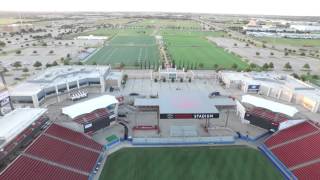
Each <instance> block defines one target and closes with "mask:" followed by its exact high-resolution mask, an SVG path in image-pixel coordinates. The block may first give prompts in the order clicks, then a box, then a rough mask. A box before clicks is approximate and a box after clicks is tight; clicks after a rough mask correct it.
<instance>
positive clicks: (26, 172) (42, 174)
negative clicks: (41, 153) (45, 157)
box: [0, 156, 88, 180]
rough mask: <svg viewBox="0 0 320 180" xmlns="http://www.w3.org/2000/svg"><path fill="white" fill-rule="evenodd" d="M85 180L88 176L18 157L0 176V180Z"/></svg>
mask: <svg viewBox="0 0 320 180" xmlns="http://www.w3.org/2000/svg"><path fill="white" fill-rule="evenodd" d="M22 179H23V180H57V179H60V180H61V179H67V180H87V179H88V176H86V175H83V174H80V173H76V172H73V171H69V170H66V169H64V168H61V167H58V166H54V165H50V164H48V163H45V162H42V161H38V160H35V159H32V158H29V157H26V156H20V157H18V159H17V160H16V161H15V162H14V164H13V165H12V166H10V167H9V168H7V169H6V170H5V171H4V172H3V174H1V175H0V180H22Z"/></svg>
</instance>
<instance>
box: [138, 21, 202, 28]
mask: <svg viewBox="0 0 320 180" xmlns="http://www.w3.org/2000/svg"><path fill="white" fill-rule="evenodd" d="M132 25H133V26H143V27H150V26H152V27H153V26H158V27H162V28H182V29H184V28H188V29H189V28H190V29H200V28H201V26H200V23H199V22H196V21H193V20H180V19H144V20H142V21H140V22H138V23H135V24H132Z"/></svg>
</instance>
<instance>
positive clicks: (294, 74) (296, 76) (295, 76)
mask: <svg viewBox="0 0 320 180" xmlns="http://www.w3.org/2000/svg"><path fill="white" fill-rule="evenodd" d="M291 76H292V77H294V78H296V79H300V78H299V75H298V74H296V73H292V74H291Z"/></svg>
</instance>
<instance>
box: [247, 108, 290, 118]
mask: <svg viewBox="0 0 320 180" xmlns="http://www.w3.org/2000/svg"><path fill="white" fill-rule="evenodd" d="M248 113H249V114H252V115H256V116H259V117H261V118H263V119H266V120H269V121H272V122H283V121H287V120H288V118H287V117H286V116H285V115H282V114H277V113H274V112H272V111H269V110H266V109H263V108H258V107H255V108H252V109H251V110H249V111H248Z"/></svg>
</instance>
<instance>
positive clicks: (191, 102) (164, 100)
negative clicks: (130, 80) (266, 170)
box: [134, 91, 236, 127]
mask: <svg viewBox="0 0 320 180" xmlns="http://www.w3.org/2000/svg"><path fill="white" fill-rule="evenodd" d="M134 106H135V107H137V108H138V110H139V111H156V112H157V114H158V117H157V118H158V124H157V126H158V127H161V122H160V120H162V119H163V121H170V120H172V122H174V121H175V120H177V121H180V120H179V119H185V120H189V121H190V122H193V120H195V122H197V121H199V120H201V119H202V120H205V121H206V125H208V124H209V120H210V119H215V118H219V111H220V110H222V109H226V108H232V109H235V106H236V104H235V101H234V100H233V99H231V98H229V97H222V96H221V97H216V98H209V97H208V95H205V94H202V93H198V92H182V91H180V92H170V91H168V92H161V93H160V94H159V95H158V97H157V98H150V99H147V98H136V99H135V101H134Z"/></svg>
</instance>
